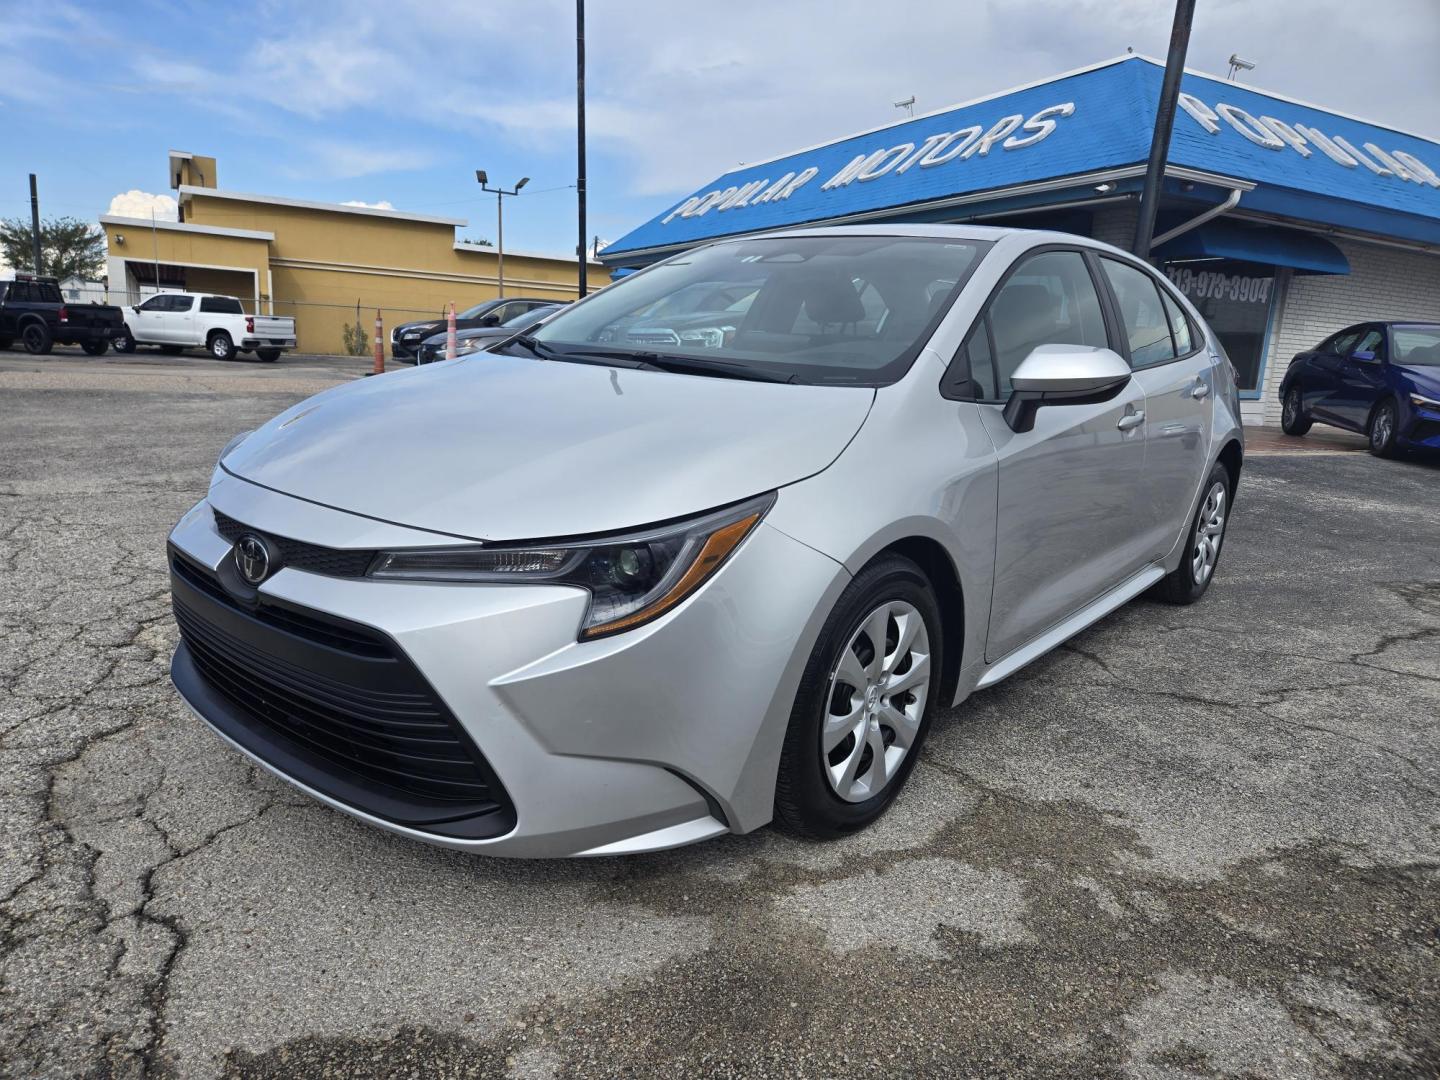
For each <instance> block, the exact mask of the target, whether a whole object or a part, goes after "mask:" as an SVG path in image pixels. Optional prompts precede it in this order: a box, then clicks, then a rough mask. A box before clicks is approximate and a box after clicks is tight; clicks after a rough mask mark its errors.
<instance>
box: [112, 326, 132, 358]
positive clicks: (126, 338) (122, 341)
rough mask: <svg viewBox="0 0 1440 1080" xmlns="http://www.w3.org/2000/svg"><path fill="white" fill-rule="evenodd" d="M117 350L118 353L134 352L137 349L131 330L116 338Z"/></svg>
mask: <svg viewBox="0 0 1440 1080" xmlns="http://www.w3.org/2000/svg"><path fill="white" fill-rule="evenodd" d="M115 351H116V352H118V353H133V352H134V351H135V339H134V338H133V337H131V336H130V331H129V330H126V331H125V333H124V334H122V335H121V336H120V337H118V338H116V339H115Z"/></svg>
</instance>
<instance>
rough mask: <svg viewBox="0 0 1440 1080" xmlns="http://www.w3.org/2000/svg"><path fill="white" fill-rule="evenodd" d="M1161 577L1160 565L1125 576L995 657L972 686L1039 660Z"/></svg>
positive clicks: (988, 683)
mask: <svg viewBox="0 0 1440 1080" xmlns="http://www.w3.org/2000/svg"><path fill="white" fill-rule="evenodd" d="M1164 576H1165V570H1164V568H1163V567H1160V566H1155V565H1153V564H1152V565H1150V566H1147V567H1145V568H1144V569H1143V570H1141V571H1139V572H1138V573H1137V574H1135V575H1134V576H1133V577H1130V578H1127V579H1126V580H1125V581H1122V582H1121V583H1120V584H1119V585H1116V586H1115V587H1114V588H1113V589H1111V590H1110V591H1109V592H1107V593H1104V594H1103V595H1101V596H1100V597H1098V598H1097V599H1095V600H1092V601H1090V603H1088V604H1086V605H1085V606H1084V607H1083V608H1081V609H1080V610H1079V611H1077V612H1075V614H1073V615H1071V616H1070V617H1069V618H1067V619H1065V620H1064V621H1063V622H1059V623H1056V624H1055V625H1054V626H1052V627H1051V628H1050V629H1049V630H1046V631H1045V632H1044V633H1043V634H1041V635H1040V636H1039V637H1037V638H1035V639H1033V640H1031V641H1030V642H1028V643H1026V644H1024V645H1022V646H1020V648H1018V649H1016V650H1015V651H1014V652H1012V653H1010V654H1009V655H1007V656H1002V657H1001V658H1000V659H999V660H996V661H995V663H993V664H991V665H990V666H989V667H988V668H986V669H985V672H984V674H982V675H981V676H980V679H979V681H978V682H977V683H976V684H975V689H977V690H983V689H985V688H986V687H987V686H994V685H995V684H996V683H998V682H1000V681H1001V680H1002V679H1006V678H1009V677H1010V676H1011V675H1014V674H1015V672H1017V671H1019V670H1020V669H1021V668H1023V667H1024V666H1025V665H1026V664H1028V663H1030V662H1031V661H1033V660H1038V659H1040V657H1042V656H1044V655H1045V654H1046V653H1048V652H1049V651H1050V650H1051V649H1053V648H1055V647H1056V646H1057V645H1060V644H1061V643H1063V642H1065V641H1068V640H1069V639H1070V638H1072V637H1074V636H1075V635H1076V634H1078V633H1079V632H1080V631H1081V630H1084V629H1085V628H1086V627H1087V626H1089V625H1090V624H1091V623H1093V622H1097V621H1099V620H1100V619H1103V618H1104V617H1105V616H1106V615H1109V614H1110V612H1112V611H1114V610H1115V609H1116V608H1118V607H1121V606H1122V605H1124V604H1127V603H1129V602H1130V601H1131V600H1133V599H1135V597H1137V596H1139V595H1140V594H1141V593H1142V592H1144V591H1145V590H1146V589H1148V588H1150V586H1151V585H1154V584H1155V583H1156V582H1157V581H1159V580H1160V579H1161V578H1163V577H1164Z"/></svg>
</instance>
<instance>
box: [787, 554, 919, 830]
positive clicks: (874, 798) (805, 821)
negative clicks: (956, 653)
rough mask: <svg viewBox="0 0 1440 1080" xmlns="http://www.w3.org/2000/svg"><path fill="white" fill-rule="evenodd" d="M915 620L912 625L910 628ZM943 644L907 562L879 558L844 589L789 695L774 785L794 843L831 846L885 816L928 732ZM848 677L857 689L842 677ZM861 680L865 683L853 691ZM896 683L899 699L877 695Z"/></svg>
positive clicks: (915, 573) (916, 570)
mask: <svg viewBox="0 0 1440 1080" xmlns="http://www.w3.org/2000/svg"><path fill="white" fill-rule="evenodd" d="M882 613H884V615H885V627H886V630H885V634H886V646H887V648H886V653H885V658H884V659H882V661H881V665H882V666H881V668H880V669H879V670H876V668H875V666H874V662H873V661H874V651H873V648H872V647H871V645H870V641H871V632H870V631H869V630H868V627H871V626H876V625H878V624H877V622H876V620H877V619H878V618H879V616H880V615H881V614H882ZM901 619H904V620H905V623H904V625H903V626H902V624H901V621H900V620H901ZM912 619H913V620H917V621H915V622H914V623H913V624H912V623H911V620H912ZM912 626H913V627H914V629H913V631H912V629H911V627H912ZM907 639H908V644H907ZM943 645H944V642H943V639H942V636H941V621H940V608H939V605H938V604H937V603H936V600H935V592H934V590H933V588H932V587H931V585H930V582H929V580H928V579H927V578H926V577H925V574H924V572H923V571H921V569H920V568H919V567H918V566H916V565H915V564H914V563H913V562H911V561H910V560H909V559H904V558H901V557H899V556H897V555H891V556H886V557H884V558H882V559H880V560H878V561H876V562H875V563H873V564H871V565H870V566H868V567H866V568H865V569H864V570H862V571H861V572H860V573H859V574H858V575H857V576H856V577H855V579H854V580H853V581H851V582H850V584H849V585H847V586H846V587H845V591H844V592H842V593H841V594H840V599H839V600H838V601H836V604H835V609H834V610H833V611H832V612H831V613H830V617H829V618H828V619H826V620H825V625H824V627H823V628H822V629H821V631H820V637H819V639H818V640H817V641H816V643H815V648H814V651H813V652H811V654H810V659H809V661H808V662H807V664H806V666H805V672H804V674H803V676H802V677H801V680H800V688H799V690H798V691H797V692H796V695H795V705H794V708H793V709H792V710H791V713H790V726H789V728H788V729H787V730H786V733H785V744H784V747H783V749H782V750H781V754H780V770H779V774H778V776H777V777H776V784H775V820H776V822H777V823H778V824H780V825H781V826H782V827H783V828H785V829H787V830H789V831H790V832H793V833H797V834H799V835H801V836H805V837H809V838H812V839H832V838H835V837H840V836H846V835H848V834H850V833H853V832H856V831H858V830H860V829H863V828H865V826H867V825H869V824H870V823H871V822H873V821H874V820H875V819H876V818H878V817H879V816H880V815H881V814H883V813H884V812H885V810H886V808H887V807H888V806H889V805H890V803H891V802H892V801H894V799H895V796H896V795H897V794H898V793H899V791H900V789H901V788H902V787H904V785H905V781H906V779H907V778H908V777H909V775H910V770H911V769H913V768H914V766H915V762H916V760H917V759H918V758H919V754H920V748H921V746H922V745H923V744H924V742H925V735H926V732H927V731H929V727H930V716H931V713H932V712H933V709H934V704H935V700H936V698H937V697H938V696H939V688H940V673H941V671H942V670H943V662H942V660H943ZM867 655H868V656H869V659H868V660H867ZM921 664H924V665H925V668H924V670H923V672H922V671H921V670H920V667H919V665H921ZM887 672H888V675H887V674H886V673H887ZM847 673H848V674H850V676H851V678H853V679H854V680H855V682H853V683H852V682H848V681H847V680H846V675H847ZM876 676H878V678H876ZM862 680H863V681H865V682H866V683H867V684H868V685H867V686H865V687H861V686H859V685H858V683H859V682H860V681H862ZM872 680H873V681H872ZM916 680H919V681H918V682H917V681H916ZM896 683H898V684H899V687H900V691H899V694H897V695H896V696H897V697H899V696H903V698H904V700H903V701H901V702H895V701H892V698H891V696H890V695H887V694H885V692H884V691H885V689H886V687H887V686H892V687H893V686H894V685H895V684H896ZM922 692H923V697H922V696H921V694H922ZM897 704H898V705H899V708H898V709H897V708H896V705H897ZM887 721H899V722H892V723H887ZM827 729H828V730H827ZM906 736H908V739H909V745H908V747H906V746H904V740H905V738H906ZM827 739H828V740H830V742H831V750H830V752H829V753H828V754H827V753H826V752H825V742H824V740H827ZM877 745H878V746H879V747H880V749H881V751H882V752H881V753H880V754H879V755H878V757H877V754H876V747H877ZM895 751H899V753H895ZM877 760H879V761H880V762H882V763H888V768H887V769H886V770H885V775H884V776H883V778H882V777H881V776H879V775H877V772H876V761H877ZM847 775H848V776H849V780H848V781H847V779H846V776H847ZM842 792H843V794H842Z"/></svg>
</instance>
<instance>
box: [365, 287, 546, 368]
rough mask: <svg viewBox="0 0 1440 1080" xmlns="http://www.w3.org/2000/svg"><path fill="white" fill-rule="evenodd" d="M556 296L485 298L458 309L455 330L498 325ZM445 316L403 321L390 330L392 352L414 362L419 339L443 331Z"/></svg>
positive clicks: (393, 357)
mask: <svg viewBox="0 0 1440 1080" xmlns="http://www.w3.org/2000/svg"><path fill="white" fill-rule="evenodd" d="M554 303H555V301H554V300H544V299H541V298H539V297H535V296H507V297H505V298H504V299H501V300H485V301H483V302H481V303H479V304H476V305H475V306H474V307H472V308H466V309H465V310H464V311H461V312H457V313H456V315H455V329H456V330H476V329H479V328H480V327H482V326H499V325H500V324H501V323H507V322H509V321H510V320H511V319H513V318H515V317H516V316H517V315H523V314H525V312H527V311H531V310H533V309H535V308H537V307H550V306H551V305H553V304H554ZM446 329H448V327H447V326H446V319H445V318H444V317H443V316H442V317H441V318H438V319H421V320H420V321H419V322H407V323H401V324H400V325H399V326H397V327H395V329H394V330H392V331H390V356H391V359H394V360H403V361H405V362H406V363H407V364H413V363H415V356H416V354H417V353H418V352H419V351H420V343H421V342H423V341H424V340H425V339H426V338H427V337H429V336H430V335H431V334H439V333H442V332H444V331H445V330H446Z"/></svg>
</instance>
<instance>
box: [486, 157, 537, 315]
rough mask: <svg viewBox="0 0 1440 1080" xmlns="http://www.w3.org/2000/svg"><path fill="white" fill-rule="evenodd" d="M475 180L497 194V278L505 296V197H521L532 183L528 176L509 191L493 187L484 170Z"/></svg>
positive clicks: (502, 294) (501, 293) (501, 292)
mask: <svg viewBox="0 0 1440 1080" xmlns="http://www.w3.org/2000/svg"><path fill="white" fill-rule="evenodd" d="M475 180H476V182H477V183H479V185H480V190H481V191H490V192H494V194H495V253H496V260H495V261H496V270H495V277H496V279H497V281H498V283H499V295H500V296H504V295H505V196H506V195H519V194H520V189H521V188H523V187H524V186H525V185H526V184H528V183H529V182H530V178H529V177H528V176H522V177H521V178H520V182H519V183H517V184H516V185H515V186H514V187H513V188H511V189H510V190H509V191H506V190H505V189H504V188H499V187H493V188H492V187H491V186H490V177H489V176H487V175H486V173H485V170H484V169H476V170H475Z"/></svg>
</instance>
